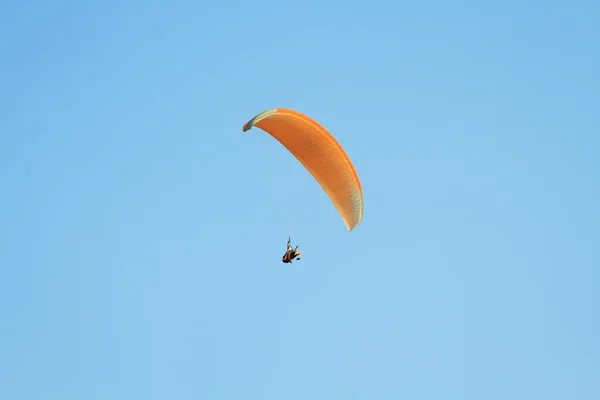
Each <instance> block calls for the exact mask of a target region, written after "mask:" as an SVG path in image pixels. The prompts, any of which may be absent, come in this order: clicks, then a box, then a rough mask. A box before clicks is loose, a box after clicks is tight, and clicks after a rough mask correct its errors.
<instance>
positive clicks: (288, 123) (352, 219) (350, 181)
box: [242, 108, 364, 262]
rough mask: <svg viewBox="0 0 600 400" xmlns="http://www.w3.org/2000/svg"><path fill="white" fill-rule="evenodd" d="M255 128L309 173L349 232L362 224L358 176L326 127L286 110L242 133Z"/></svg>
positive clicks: (268, 113)
mask: <svg viewBox="0 0 600 400" xmlns="http://www.w3.org/2000/svg"><path fill="white" fill-rule="evenodd" d="M255 126H256V127H258V128H260V129H262V130H263V131H265V132H267V133H268V134H270V135H271V136H273V137H274V138H275V139H276V140H278V141H279V142H280V143H281V144H282V145H283V146H284V147H285V148H286V149H287V150H288V151H289V152H290V153H292V155H294V157H296V159H297V160H298V161H300V163H301V164H302V165H303V166H304V168H306V170H307V171H308V172H310V174H311V175H312V176H313V178H314V179H315V180H316V181H317V182H318V183H319V185H321V187H322V188H323V190H324V191H325V193H327V195H328V196H329V199H330V200H331V201H332V203H333V204H334V206H335V208H336V209H337V211H338V213H339V214H340V216H341V217H342V219H343V221H344V223H345V225H346V228H347V229H348V231H352V230H353V229H354V228H356V227H357V226H358V225H359V224H360V223H361V221H362V218H363V210H364V206H363V192H362V187H361V184H360V180H359V179H358V174H357V173H356V170H355V169H354V166H353V165H352V162H351V161H350V158H349V157H348V155H347V154H346V152H345V151H344V149H343V148H342V146H341V145H340V144H339V143H338V142H337V140H336V139H335V138H334V137H333V136H332V135H331V134H330V133H329V132H328V131H327V130H326V129H325V128H323V127H322V126H321V125H320V124H319V123H318V122H316V121H315V120H313V119H312V118H310V117H308V116H306V115H304V114H302V113H299V112H297V111H294V110H290V109H287V108H273V109H270V110H267V111H264V112H261V113H260V114H258V115H256V116H255V117H254V118H252V119H251V120H250V121H248V122H247V123H246V124H244V127H243V128H242V130H243V131H244V132H246V131H248V130H250V129H251V128H252V127H255ZM288 246H289V242H288ZM288 250H289V249H288ZM286 254H287V253H286ZM284 258H285V256H284ZM292 259H293V258H291V259H290V262H291V260H292ZM284 262H286V261H285V260H284Z"/></svg>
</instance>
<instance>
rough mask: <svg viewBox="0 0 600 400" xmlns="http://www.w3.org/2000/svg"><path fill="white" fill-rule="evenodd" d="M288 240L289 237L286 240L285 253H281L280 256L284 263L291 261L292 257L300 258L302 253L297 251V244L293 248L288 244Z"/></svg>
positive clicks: (289, 239)
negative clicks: (281, 255)
mask: <svg viewBox="0 0 600 400" xmlns="http://www.w3.org/2000/svg"><path fill="white" fill-rule="evenodd" d="M290 241H291V238H288V242H287V251H286V252H285V254H284V255H283V257H282V258H281V261H283V262H284V263H286V264H287V263H291V262H292V260H293V259H295V258H297V259H298V260H300V256H301V255H302V252H300V251H298V246H296V248H295V249H293V248H292V246H291V245H290Z"/></svg>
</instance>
